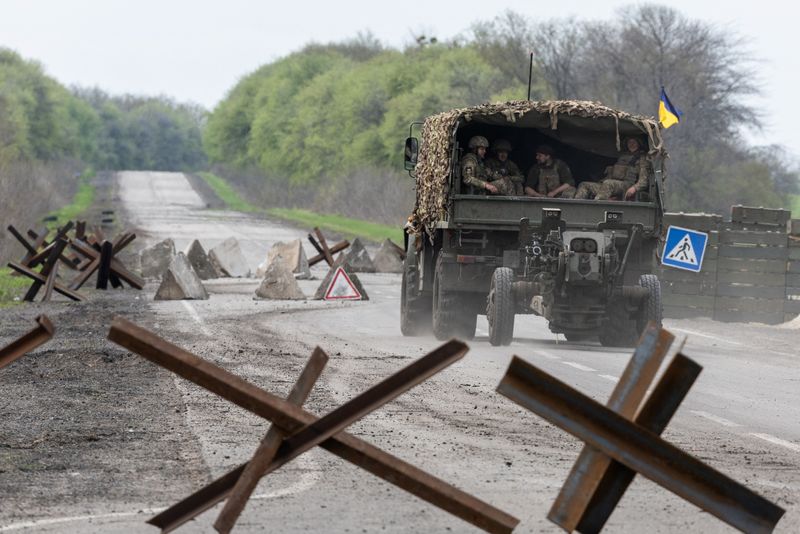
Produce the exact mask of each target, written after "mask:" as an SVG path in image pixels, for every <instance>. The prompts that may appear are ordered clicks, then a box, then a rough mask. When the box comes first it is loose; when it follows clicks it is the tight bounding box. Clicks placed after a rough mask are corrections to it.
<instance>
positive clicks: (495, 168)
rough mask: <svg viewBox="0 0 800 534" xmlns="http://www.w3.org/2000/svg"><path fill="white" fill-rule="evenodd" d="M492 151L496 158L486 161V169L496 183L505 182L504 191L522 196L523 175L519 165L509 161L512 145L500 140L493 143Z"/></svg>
mask: <svg viewBox="0 0 800 534" xmlns="http://www.w3.org/2000/svg"><path fill="white" fill-rule="evenodd" d="M492 150H493V151H494V154H495V157H494V158H491V159H489V160H487V161H486V168H487V169H489V171H490V173H491V174H492V175H493V177H494V178H495V180H496V181H502V182H503V185H502V189H504V190H507V191H508V194H509V195H522V194H523V191H522V188H523V186H522V173H521V172H520V170H519V167H517V164H516V163H514V162H513V161H511V160H510V159H508V154H509V153H510V152H511V143H510V142H508V141H507V140H505V139H498V140H496V141H495V142H494V143H492ZM498 185H499V184H498Z"/></svg>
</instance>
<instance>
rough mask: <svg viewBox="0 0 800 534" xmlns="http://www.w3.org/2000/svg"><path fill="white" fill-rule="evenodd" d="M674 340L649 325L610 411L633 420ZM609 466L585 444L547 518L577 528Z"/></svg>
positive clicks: (620, 382)
mask: <svg viewBox="0 0 800 534" xmlns="http://www.w3.org/2000/svg"><path fill="white" fill-rule="evenodd" d="M674 340H675V336H673V335H672V334H670V333H669V332H667V331H666V330H663V329H661V328H659V327H658V326H657V325H656V324H655V323H650V324H648V325H647V328H646V329H645V331H644V333H643V334H642V337H641V339H640V341H639V344H638V345H637V346H636V350H635V351H634V353H633V357H632V358H631V359H630V360H629V361H628V365H627V367H626V368H625V371H624V372H623V373H622V376H621V377H620V379H619V381H618V382H617V385H616V387H615V388H614V391H613V392H612V393H611V397H610V398H609V400H608V403H607V406H608V408H609V409H610V410H614V411H615V412H617V413H618V414H620V415H622V416H623V417H625V418H627V419H633V416H634V415H635V414H636V411H637V410H638V409H639V406H640V405H641V402H642V400H643V399H644V397H645V395H646V394H647V389H648V388H649V387H650V384H651V383H652V382H653V379H654V378H655V376H656V373H657V372H658V369H659V368H660V367H661V363H662V362H663V361H664V357H665V356H666V354H667V352H668V351H669V348H670V346H671V345H672V342H673V341H674ZM610 465H611V459H610V458H609V457H608V456H606V455H604V454H602V453H601V452H600V451H598V450H597V449H595V448H594V447H591V446H590V445H584V447H583V450H581V454H580V456H578V459H577V460H576V461H575V464H573V466H572V471H570V474H569V476H568V477H567V480H566V481H565V482H564V485H563V486H562V487H561V492H560V493H559V494H558V497H557V498H556V500H555V502H554V503H553V506H552V507H551V508H550V512H549V513H548V514H547V518H548V519H549V520H550V521H552V522H553V523H555V524H556V525H558V526H560V527H561V528H563V529H564V530H566V531H567V532H572V531H573V530H575V527H576V526H577V525H578V523H579V522H580V520H581V517H582V516H583V514H584V512H585V511H586V507H587V506H588V505H589V501H590V500H591V498H592V495H594V493H595V491H596V490H597V485H598V484H599V483H600V480H601V479H602V478H603V475H604V473H605V471H606V470H607V469H608V468H609V466H610Z"/></svg>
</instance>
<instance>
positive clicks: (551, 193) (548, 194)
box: [547, 189, 560, 198]
mask: <svg viewBox="0 0 800 534" xmlns="http://www.w3.org/2000/svg"><path fill="white" fill-rule="evenodd" d="M558 193H560V191H559V192H556V190H555V189H554V190H552V191H550V192H549V193H547V196H548V197H550V198H555V196H556V195H557V194H558Z"/></svg>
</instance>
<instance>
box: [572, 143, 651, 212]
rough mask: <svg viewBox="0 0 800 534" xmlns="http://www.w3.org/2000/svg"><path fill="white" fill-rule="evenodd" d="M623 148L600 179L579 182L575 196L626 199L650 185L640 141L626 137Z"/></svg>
mask: <svg viewBox="0 0 800 534" xmlns="http://www.w3.org/2000/svg"><path fill="white" fill-rule="evenodd" d="M625 148H626V149H627V152H626V153H624V154H621V155H620V156H619V158H618V159H617V162H616V163H615V164H614V165H612V166H610V167H607V168H606V171H605V174H604V176H603V179H602V180H600V181H599V182H581V185H580V187H578V192H577V193H576V194H575V198H579V199H585V198H594V199H596V200H608V199H609V198H611V197H619V198H620V199H625V200H627V199H630V198H633V197H634V196H635V195H636V193H637V192H639V191H644V190H645V189H647V188H648V187H650V169H649V165H648V161H647V156H646V154H644V152H643V151H642V150H641V143H640V141H639V140H638V139H637V138H635V137H628V138H627V139H625Z"/></svg>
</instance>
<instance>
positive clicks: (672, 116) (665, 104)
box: [658, 87, 683, 129]
mask: <svg viewBox="0 0 800 534" xmlns="http://www.w3.org/2000/svg"><path fill="white" fill-rule="evenodd" d="M681 117H683V112H682V111H681V110H679V109H678V108H676V107H675V106H673V105H672V102H670V101H669V97H668V96H667V92H666V91H665V90H664V87H661V100H660V101H659V103H658V122H660V123H661V126H663V127H664V128H665V129H666V128H669V127H670V126H672V125H673V124H678V123H679V122H681Z"/></svg>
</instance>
